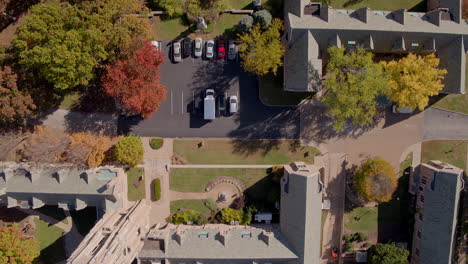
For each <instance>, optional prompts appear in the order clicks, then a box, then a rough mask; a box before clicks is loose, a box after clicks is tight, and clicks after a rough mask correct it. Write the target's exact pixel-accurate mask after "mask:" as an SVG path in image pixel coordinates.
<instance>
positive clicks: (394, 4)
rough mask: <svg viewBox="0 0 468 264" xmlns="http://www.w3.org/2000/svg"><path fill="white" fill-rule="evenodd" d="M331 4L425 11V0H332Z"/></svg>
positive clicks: (346, 7)
mask: <svg viewBox="0 0 468 264" xmlns="http://www.w3.org/2000/svg"><path fill="white" fill-rule="evenodd" d="M330 2H331V4H330V5H331V6H332V7H334V8H345V9H357V8H361V7H369V8H370V9H373V10H384V11H385V10H387V11H392V10H396V9H402V8H406V9H407V10H410V11H414V12H425V11H426V1H425V0H422V1H421V0H390V1H384V0H331V1H330Z"/></svg>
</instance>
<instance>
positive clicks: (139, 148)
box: [114, 136, 144, 167]
mask: <svg viewBox="0 0 468 264" xmlns="http://www.w3.org/2000/svg"><path fill="white" fill-rule="evenodd" d="M143 153H144V150H143V145H142V144H141V140H140V138H139V137H136V136H128V137H124V138H122V139H121V140H119V142H117V144H116V145H115V149H114V156H115V159H116V160H118V161H120V162H122V163H125V164H128V165H130V166H132V167H135V166H136V165H138V164H140V163H141V162H142V161H143Z"/></svg>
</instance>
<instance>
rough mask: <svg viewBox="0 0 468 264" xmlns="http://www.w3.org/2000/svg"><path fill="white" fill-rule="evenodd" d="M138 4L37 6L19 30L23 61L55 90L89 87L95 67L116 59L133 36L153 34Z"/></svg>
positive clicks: (109, 0) (115, 0)
mask: <svg viewBox="0 0 468 264" xmlns="http://www.w3.org/2000/svg"><path fill="white" fill-rule="evenodd" d="M141 10H143V4H142V2H141V1H139V0H104V1H80V2H78V3H77V4H75V5H72V4H69V3H68V2H61V3H59V2H53V1H47V2H44V3H40V4H37V5H35V6H33V7H32V8H31V10H30V12H31V14H30V16H28V17H27V18H26V20H25V22H24V24H23V25H22V26H21V27H20V28H19V30H18V35H17V38H16V39H15V40H14V43H13V45H14V47H15V50H16V53H17V56H18V59H19V63H20V64H21V65H23V66H25V67H27V68H31V69H35V70H37V71H38V72H39V74H40V75H41V76H42V77H43V78H44V79H45V80H47V81H48V82H49V83H51V84H53V85H54V87H55V88H56V89H57V90H67V89H70V88H73V87H76V86H78V85H86V84H88V82H89V80H91V79H92V78H93V77H94V69H95V68H96V67H97V66H98V65H99V64H100V63H102V62H104V61H106V60H108V59H115V58H116V57H117V56H116V54H117V53H118V52H119V49H121V48H122V47H126V46H128V45H129V43H130V39H132V38H133V37H135V36H140V37H145V36H148V34H149V32H150V31H149V23H148V21H147V20H145V19H143V18H137V17H130V16H124V15H125V14H131V13H135V12H137V11H141Z"/></svg>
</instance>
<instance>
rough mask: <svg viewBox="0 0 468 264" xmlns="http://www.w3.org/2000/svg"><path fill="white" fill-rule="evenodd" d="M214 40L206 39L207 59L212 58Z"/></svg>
mask: <svg viewBox="0 0 468 264" xmlns="http://www.w3.org/2000/svg"><path fill="white" fill-rule="evenodd" d="M214 45H215V43H214V40H208V41H206V52H205V56H206V58H207V59H212V58H213V56H214Z"/></svg>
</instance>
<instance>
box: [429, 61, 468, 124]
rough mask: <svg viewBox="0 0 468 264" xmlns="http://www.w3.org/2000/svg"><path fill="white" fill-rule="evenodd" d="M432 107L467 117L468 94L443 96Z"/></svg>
mask: <svg viewBox="0 0 468 264" xmlns="http://www.w3.org/2000/svg"><path fill="white" fill-rule="evenodd" d="M467 71H468V67H467ZM467 74H468V73H467ZM467 77H468V75H467ZM467 84H468V81H467ZM467 91H468V89H467ZM434 106H436V107H439V108H442V109H447V110H451V111H455V112H460V113H464V114H467V115H468V93H466V94H449V95H447V96H445V97H444V98H442V99H440V100H439V101H437V103H435V104H434Z"/></svg>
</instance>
